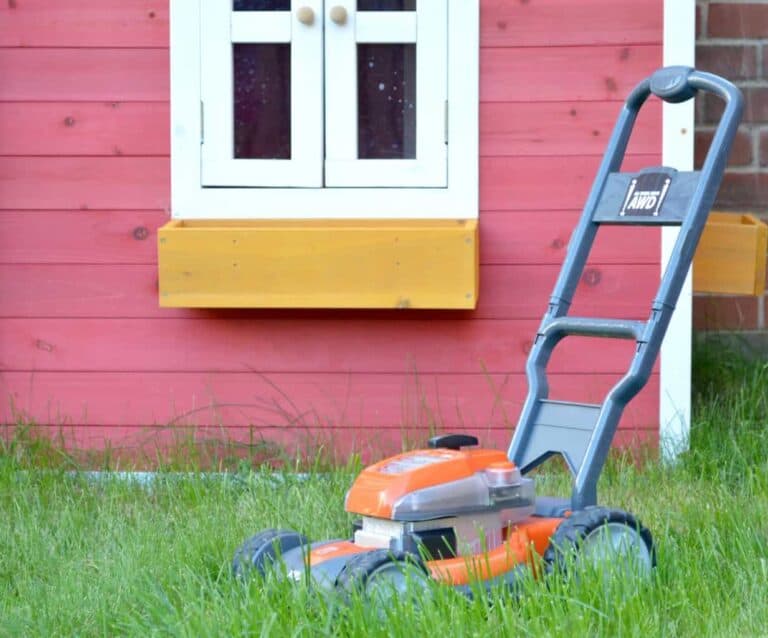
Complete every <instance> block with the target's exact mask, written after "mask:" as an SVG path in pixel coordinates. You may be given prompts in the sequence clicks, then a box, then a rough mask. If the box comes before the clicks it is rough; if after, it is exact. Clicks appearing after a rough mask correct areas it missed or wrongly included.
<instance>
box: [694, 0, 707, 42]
mask: <svg viewBox="0 0 768 638" xmlns="http://www.w3.org/2000/svg"><path fill="white" fill-rule="evenodd" d="M704 11H705V9H704V7H703V6H701V5H700V4H697V5H696V39H697V40H698V39H699V38H700V37H701V36H703V35H704V33H702V28H703V25H704Z"/></svg>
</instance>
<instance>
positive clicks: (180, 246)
mask: <svg viewBox="0 0 768 638" xmlns="http://www.w3.org/2000/svg"><path fill="white" fill-rule="evenodd" d="M158 263H159V280H160V281H159V283H160V305H161V306H168V307H184V308H474V307H475V306H476V304H477V295H478V230H477V221H476V220H471V221H464V220H317V221H309V220H295V221H293V220H291V221H271V220H264V221H234V220H233V221H214V220H201V221H187V220H185V221H172V222H169V223H168V224H166V225H165V226H163V227H162V228H160V230H159V231H158Z"/></svg>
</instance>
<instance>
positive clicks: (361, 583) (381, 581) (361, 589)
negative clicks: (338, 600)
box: [336, 549, 429, 602]
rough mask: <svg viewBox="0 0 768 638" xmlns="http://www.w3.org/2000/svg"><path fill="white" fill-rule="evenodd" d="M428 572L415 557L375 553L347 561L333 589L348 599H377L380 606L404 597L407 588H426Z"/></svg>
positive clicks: (406, 554) (376, 550) (378, 550)
mask: <svg viewBox="0 0 768 638" xmlns="http://www.w3.org/2000/svg"><path fill="white" fill-rule="evenodd" d="M428 582H429V571H428V570H427V566H426V565H425V564H424V561H423V560H421V558H419V557H418V556H417V555H415V554H410V553H404V552H391V551H390V550H388V549H375V550H373V551H370V552H365V553H364V554H356V555H355V556H353V557H352V558H350V559H349V561H348V562H347V564H346V565H345V566H344V569H342V570H341V572H340V573H339V575H338V576H337V578H336V588H337V589H338V590H339V591H340V592H342V593H343V594H345V595H347V596H350V595H353V594H355V593H356V594H358V595H361V596H363V597H365V598H376V597H378V598H379V602H385V601H387V600H390V599H391V598H392V597H394V596H398V597H400V596H402V595H403V594H405V593H406V591H407V588H408V585H410V584H413V585H417V586H418V587H419V588H426V587H427V583H428Z"/></svg>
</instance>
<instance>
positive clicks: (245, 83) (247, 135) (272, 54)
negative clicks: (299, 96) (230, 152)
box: [233, 44, 291, 159]
mask: <svg viewBox="0 0 768 638" xmlns="http://www.w3.org/2000/svg"><path fill="white" fill-rule="evenodd" d="M233 50H234V92H235V95H234V98H235V99H234V103H235V158H251V159H254V158H255V159H290V158H291V45H290V44H235V45H233Z"/></svg>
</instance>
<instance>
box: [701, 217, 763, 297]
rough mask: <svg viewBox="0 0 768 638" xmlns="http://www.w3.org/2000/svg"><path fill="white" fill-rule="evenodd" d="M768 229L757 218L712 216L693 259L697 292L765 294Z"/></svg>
mask: <svg viewBox="0 0 768 638" xmlns="http://www.w3.org/2000/svg"><path fill="white" fill-rule="evenodd" d="M766 250H768V226H766V224H765V222H763V221H761V220H759V219H758V218H757V217H755V216H754V215H738V214H734V213H710V215H709V218H708V220H707V224H706V226H705V227H704V232H703V233H702V235H701V240H700V242H699V247H698V249H697V250H696V255H695V256H694V260H693V289H694V291H696V292H709V293H726V294H734V295H754V296H760V295H762V294H764V293H765V279H766V271H765V263H766Z"/></svg>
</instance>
